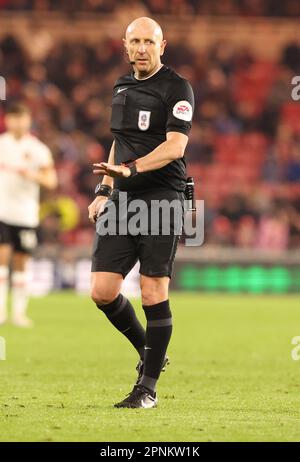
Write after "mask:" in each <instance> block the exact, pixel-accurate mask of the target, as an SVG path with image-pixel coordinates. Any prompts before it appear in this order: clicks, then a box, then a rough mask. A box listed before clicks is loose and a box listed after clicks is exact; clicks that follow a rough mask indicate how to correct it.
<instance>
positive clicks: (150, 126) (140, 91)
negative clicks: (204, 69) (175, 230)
mask: <svg viewBox="0 0 300 462" xmlns="http://www.w3.org/2000/svg"><path fill="white" fill-rule="evenodd" d="M193 110H194V94H193V90H192V87H191V85H190V84H189V82H188V81H187V80H185V79H184V78H182V77H181V76H180V75H178V74H176V72H175V71H173V70H172V69H170V68H168V67H166V66H162V68H161V69H160V70H159V71H158V72H157V73H156V74H154V75H153V76H152V77H149V78H148V79H145V80H137V79H136V78H135V77H134V75H133V74H130V75H125V76H123V77H121V78H120V79H119V80H118V81H117V82H116V84H115V86H114V90H113V100H112V116H111V131H112V133H113V135H114V139H115V164H116V165H119V164H121V163H123V162H127V161H128V160H135V159H138V158H139V157H143V156H145V155H146V154H149V152H151V151H153V150H154V149H155V148H156V147H157V146H159V145H160V144H161V143H163V142H164V141H165V140H166V134H167V133H168V132H180V133H184V134H186V135H187V134H188V133H189V131H190V129H191V120H192V115H193ZM185 169H186V164H185V159H184V157H183V158H181V159H177V160H174V161H173V162H171V163H169V164H168V165H166V166H165V167H162V168H160V169H158V170H153V171H151V172H145V173H140V174H138V175H136V176H134V177H132V178H120V177H117V178H115V180H114V186H115V188H117V189H119V190H121V191H142V190H149V189H152V188H155V187H164V188H171V189H175V190H177V191H183V190H184V188H185V178H186V173H185Z"/></svg>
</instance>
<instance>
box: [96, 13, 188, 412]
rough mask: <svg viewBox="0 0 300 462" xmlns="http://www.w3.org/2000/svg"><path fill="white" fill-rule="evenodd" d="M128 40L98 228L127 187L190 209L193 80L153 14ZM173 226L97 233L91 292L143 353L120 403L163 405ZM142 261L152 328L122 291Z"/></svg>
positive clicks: (101, 168)
mask: <svg viewBox="0 0 300 462" xmlns="http://www.w3.org/2000/svg"><path fill="white" fill-rule="evenodd" d="M123 42H124V47H125V52H126V53H127V55H128V59H129V62H130V64H132V66H133V72H132V73H131V74H128V75H125V76H122V77H121V78H120V79H119V80H118V81H117V82H116V84H115V86H114V89H113V99H112V116H111V131H112V133H113V136H114V141H113V144H112V147H111V150H110V154H109V158H108V162H102V163H100V164H94V168H95V169H94V173H95V174H97V175H99V174H100V175H104V176H103V181H102V183H101V185H98V188H96V198H95V200H94V201H93V202H92V203H91V205H90V206H89V218H90V220H91V221H92V222H94V223H97V230H98V229H99V228H98V225H99V221H100V222H101V220H103V219H104V218H107V214H109V213H110V211H109V210H110V208H111V205H112V204H113V205H114V206H115V207H117V208H118V207H120V206H121V202H122V200H123V199H121V196H122V193H123V194H124V193H125V192H126V194H127V196H126V197H127V199H126V204H127V206H128V205H129V204H130V202H131V201H133V200H134V199H140V200H144V201H145V203H146V204H147V205H148V206H149V207H152V204H153V203H154V201H161V200H164V201H168V202H172V201H173V200H175V201H176V200H177V201H179V202H180V204H181V208H180V214H181V215H182V216H183V213H184V209H183V201H184V190H185V186H186V173H185V170H186V169H185V167H186V165H185V160H184V151H185V148H186V145H187V142H188V133H189V131H190V129H191V120H192V114H193V108H194V96H193V90H192V88H191V85H190V84H189V82H187V81H186V80H185V79H184V78H182V77H181V76H179V75H178V74H176V73H175V72H174V71H173V70H171V69H170V68H168V67H167V66H165V65H164V64H162V63H161V56H162V55H163V53H164V49H165V46H166V40H164V39H163V34H162V30H161V27H160V26H159V24H157V23H156V22H155V21H154V20H152V19H150V18H146V17H142V18H138V19H136V20H134V21H133V22H132V23H131V24H130V25H129V26H128V28H127V30H126V37H125V39H123ZM118 216H119V215H118ZM126 219H127V220H128V216H127V218H125V220H126ZM174 219H175V218H174V217H173V220H174ZM118 224H119V225H120V223H118ZM173 225H174V223H172V222H171V227H170V229H171V232H170V233H169V235H164V234H163V233H162V232H161V227H160V228H159V230H160V232H159V233H158V235H152V234H151V233H149V234H145V233H141V234H133V233H131V234H130V233H127V234H126V235H124V234H123V233H118V232H117V233H115V235H112V234H102V233H99V232H97V233H96V237H95V242H94V248H93V257H92V287H91V296H92V299H93V301H94V302H95V303H96V305H97V307H98V308H99V309H100V310H101V311H103V312H104V314H105V315H106V317H107V318H108V319H109V321H110V322H111V323H112V324H113V325H114V326H115V328H116V329H117V330H119V331H120V332H122V333H123V334H124V335H125V336H126V337H127V339H128V340H129V341H130V342H131V343H132V345H133V346H134V348H135V349H136V350H137V352H138V354H139V356H140V360H139V363H138V365H137V371H138V379H137V382H136V384H135V386H134V387H133V390H132V391H131V393H130V394H129V395H128V396H127V397H126V398H125V399H124V400H123V401H121V402H120V403H117V404H115V407H122V408H152V407H155V406H156V405H157V395H156V383H157V381H158V378H159V375H160V372H161V370H162V369H164V367H165V365H166V363H167V361H168V358H167V356H166V351H167V347H168V344H169V341H170V337H171V333H172V313H171V310H170V305H169V300H168V289H169V282H170V277H171V273H172V266H173V261H174V257H175V253H176V248H177V244H178V240H179V235H178V234H180V233H177V234H176V233H175V232H174V226H173ZM172 231H173V232H172ZM155 234H157V233H155ZM138 260H139V261H140V286H141V294H142V304H143V309H144V312H145V316H146V319H147V327H146V331H145V330H144V328H143V327H142V325H141V323H140V322H139V320H138V319H137V317H136V314H135V311H134V309H133V307H132V305H131V303H130V301H129V300H127V299H126V298H125V297H124V296H123V295H122V294H121V293H120V290H121V285H122V281H123V279H124V278H125V277H126V275H127V274H128V273H129V271H130V270H131V269H132V267H133V266H134V265H135V263H136V262H137V261H138Z"/></svg>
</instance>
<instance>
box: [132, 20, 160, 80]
mask: <svg viewBox="0 0 300 462" xmlns="http://www.w3.org/2000/svg"><path fill="white" fill-rule="evenodd" d="M123 42H124V46H125V50H126V53H127V54H128V56H129V61H130V62H132V63H134V65H133V66H134V70H135V73H136V75H137V78H145V77H147V76H149V75H150V74H152V73H153V72H155V71H156V70H157V69H159V67H160V66H161V61H160V57H161V56H162V55H163V53H164V49H165V46H166V41H165V40H164V39H163V33H162V30H161V27H160V25H159V24H158V23H157V22H156V21H154V20H153V19H151V18H147V17H141V18H137V19H135V20H134V21H132V22H131V23H130V24H129V26H128V27H127V29H126V35H125V39H123Z"/></svg>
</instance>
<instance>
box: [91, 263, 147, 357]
mask: <svg viewBox="0 0 300 462" xmlns="http://www.w3.org/2000/svg"><path fill="white" fill-rule="evenodd" d="M122 282H123V275H122V274H120V273H113V272H105V271H95V272H92V279H91V297H92V299H93V301H94V302H95V303H96V305H97V307H98V308H99V309H100V310H101V311H103V313H104V314H105V315H106V317H107V319H108V320H109V321H110V322H111V324H112V325H113V326H114V327H115V328H116V329H117V330H118V331H120V332H121V333H122V334H123V335H125V337H127V339H128V340H129V341H130V342H131V344H132V345H133V346H134V348H135V349H136V350H137V352H138V354H139V356H140V358H141V359H142V360H143V358H144V346H145V339H146V333H145V330H144V328H143V326H142V325H141V323H140V322H139V320H138V318H137V317H136V314H135V311H134V308H133V306H132V304H131V303H130V301H129V300H128V299H127V298H126V297H124V296H123V295H122V294H121V293H120V290H121V285H122Z"/></svg>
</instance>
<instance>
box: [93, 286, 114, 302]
mask: <svg viewBox="0 0 300 462" xmlns="http://www.w3.org/2000/svg"><path fill="white" fill-rule="evenodd" d="M118 295H119V290H118V289H115V288H113V287H103V286H102V287H101V286H100V287H98V286H94V287H92V290H91V299H92V300H93V301H94V302H95V303H96V305H100V306H102V305H107V304H108V303H111V302H113V301H114V300H115V299H116V298H117V296H118Z"/></svg>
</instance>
